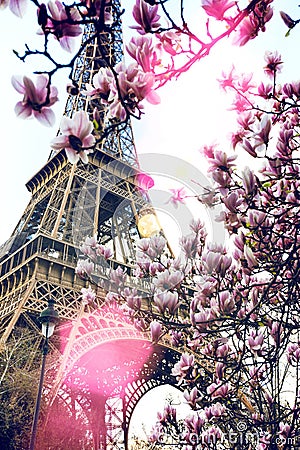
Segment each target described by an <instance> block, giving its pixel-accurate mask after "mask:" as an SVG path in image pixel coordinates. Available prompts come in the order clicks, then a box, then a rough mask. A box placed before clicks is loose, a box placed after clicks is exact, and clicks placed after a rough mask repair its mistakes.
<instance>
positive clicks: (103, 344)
mask: <svg viewBox="0 0 300 450" xmlns="http://www.w3.org/2000/svg"><path fill="white" fill-rule="evenodd" d="M112 3H113V6H112V10H111V12H112V15H113V17H114V21H113V24H112V25H111V26H110V27H106V28H105V29H104V31H101V33H99V34H98V36H97V37H96V38H95V39H92V38H91V37H92V36H93V35H94V34H95V29H94V28H93V25H88V26H86V28H85V33H84V37H83V48H84V50H83V52H82V53H81V54H80V55H79V57H78V58H77V60H76V63H75V66H74V71H73V80H74V85H77V86H78V87H79V90H78V91H79V92H80V91H81V90H82V89H84V87H85V85H86V83H91V82H92V78H93V75H94V74H95V73H96V72H97V71H98V70H99V68H100V67H102V66H104V65H106V64H107V63H109V64H111V65H115V64H117V63H118V62H119V61H121V60H122V58H123V40H122V27H121V19H120V17H121V14H120V12H121V7H120V1H119V0H114V1H113V2H112ZM94 106H95V105H93V104H92V103H90V102H89V101H88V100H87V98H86V97H85V96H82V95H81V94H80V93H78V94H76V95H70V96H69V98H68V100H67V104H66V109H65V114H66V115H68V116H69V117H71V116H72V115H73V114H74V112H76V111H78V110H85V111H88V112H89V113H90V114H91V113H92V110H93V107H94ZM98 106H99V105H98ZM102 118H103V122H104V123H106V120H105V111H104V110H103V112H102ZM104 131H105V130H104ZM137 172H138V161H137V156H136V151H135V144H134V139H133V134H132V127H131V123H130V121H129V122H127V123H126V125H124V124H123V125H120V126H117V127H115V128H114V129H112V130H110V132H109V133H108V134H107V135H106V137H105V139H102V140H101V142H100V143H99V144H98V145H97V147H96V149H95V151H94V153H93V154H91V155H89V164H83V163H82V162H79V163H77V164H76V165H71V164H70V163H69V162H68V161H67V158H66V155H65V152H64V150H62V151H61V152H59V153H56V154H54V153H51V155H50V158H49V159H48V161H47V162H46V164H45V165H44V166H43V167H42V168H41V169H40V170H39V171H38V172H37V173H36V174H35V175H34V176H33V177H32V178H31V179H30V180H29V181H28V183H27V185H26V187H27V189H28V190H29V191H30V193H31V195H32V197H31V200H30V202H29V204H28V206H27V208H26V209H25V211H24V213H23V215H22V217H21V219H20V221H19V223H18V225H17V227H16V228H15V230H14V232H13V234H12V236H11V238H10V239H9V240H8V241H7V242H6V243H5V244H4V245H3V246H2V247H1V249H0V343H1V348H2V349H3V348H4V347H5V345H6V343H7V342H9V339H10V338H11V336H12V335H13V333H14V330H15V329H16V328H18V327H21V329H22V330H32V331H34V337H33V340H32V342H31V344H30V345H32V346H33V352H32V358H29V359H28V360H27V361H26V364H25V366H24V368H25V369H26V368H27V369H28V370H31V369H32V367H33V362H34V358H35V355H36V351H37V350H38V349H40V347H41V342H42V336H41V333H40V330H39V324H38V319H37V318H38V316H39V314H40V313H41V311H43V310H44V309H45V307H46V306H47V303H48V301H49V299H50V298H52V299H55V302H56V309H57V310H58V312H59V316H60V317H61V318H62V319H63V321H62V325H61V326H60V329H61V330H64V332H63V331H62V332H61V334H63V333H64V337H62V336H60V340H64V341H65V344H64V347H65V348H64V350H65V353H64V356H62V351H61V349H59V346H58V345H56V344H57V342H56V340H55V339H52V344H51V346H52V351H53V353H52V359H51V358H49V359H50V361H54V360H55V361H59V362H60V367H59V369H58V370H57V371H56V372H55V376H54V383H53V379H51V376H52V375H51V374H52V372H51V370H49V371H48V372H47V373H48V375H47V376H48V381H47V382H48V386H50V385H51V386H52V387H51V389H50V388H49V389H50V390H48V396H49V402H50V403H51V404H52V405H53V407H54V406H55V402H57V399H58V398H59V399H60V400H61V401H63V402H65V404H67V405H68V408H71V404H72V405H73V411H75V414H77V412H78V408H79V407H80V408H81V409H82V411H84V414H85V417H86V421H87V422H88V424H89V425H88V430H89V431H90V432H91V433H92V435H93V438H94V448H95V449H97V450H98V449H99V448H111V449H113V448H119V447H121V448H123V447H124V446H125V448H127V445H128V427H129V422H130V418H131V416H132V412H133V410H134V407H135V405H136V404H137V402H138V401H139V399H140V398H141V397H142V396H143V395H144V393H145V392H147V391H148V390H149V389H151V388H153V387H155V386H157V385H160V384H164V383H172V384H174V379H173V377H172V376H171V367H172V365H173V364H174V361H176V360H177V359H178V357H179V356H178V354H177V353H176V351H175V350H174V349H172V348H171V347H170V345H169V343H168V342H165V344H164V345H161V346H156V347H153V348H152V349H151V352H149V353H147V352H148V350H149V348H150V347H149V345H150V343H149V339H148V337H147V336H145V335H142V334H141V333H138V332H137V331H136V330H134V329H133V327H132V326H130V325H129V324H127V323H126V322H124V321H122V320H121V319H120V317H117V316H116V314H115V313H114V312H112V311H107V310H104V309H103V308H102V309H101V305H102V304H103V299H104V294H105V293H104V292H103V291H101V289H98V292H97V302H96V306H97V307H98V308H97V307H96V308H95V306H93V307H91V306H89V305H83V304H82V302H81V300H80V291H81V289H82V287H86V282H85V281H83V280H82V279H81V278H79V277H78V276H77V275H76V273H75V267H76V263H77V259H78V256H79V246H80V243H81V242H82V241H83V240H84V238H85V237H86V236H93V235H97V237H98V239H99V241H100V243H102V244H106V245H109V246H110V247H111V249H112V250H113V253H114V256H113V258H112V260H111V262H110V265H111V266H113V265H114V264H116V262H117V261H118V262H119V263H121V264H122V265H123V268H126V271H127V274H128V275H129V276H128V283H129V284H130V283H131V282H133V280H134V278H133V277H132V278H131V277H130V274H131V272H132V269H133V265H132V263H133V262H134V259H135V241H136V239H137V238H139V232H138V228H137V217H138V214H139V211H140V209H141V208H142V207H143V206H145V204H147V199H146V198H145V197H144V196H143V195H142V194H141V193H140V192H139V191H138V190H137V186H136V174H137ZM108 274H109V267H107V268H103V270H102V272H101V273H100V274H98V275H99V276H100V277H103V278H107V277H108V276H109V275H108ZM57 340H58V338H57ZM125 348H126V352H125V351H124V350H125ZM93 349H101V352H102V353H101V355H103V354H106V355H110V358H108V359H107V360H105V362H103V358H102V356H99V360H98V361H100V360H102V363H100V362H99V363H98V364H96V365H94V364H92V363H91V357H90V355H91V353H90V352H91V350H93ZM145 349H148V350H147V352H146V353H147V355H148V356H147V358H146V359H145ZM113 354H116V355H118V356H116V357H115V358H114V357H113V356H112V355H113ZM83 373H84V374H85V376H84V377H82V374H83ZM80 377H81V381H80V382H79V385H78V379H80ZM75 379H76V380H77V381H76V383H77V384H76V383H75V382H74V380H75ZM80 383H81V384H80ZM75 384H76V389H74V385H75ZM95 385H96V388H95ZM78 386H79V387H80V389H79V387H78ZM74 404H75V405H77V406H75V407H74Z"/></svg>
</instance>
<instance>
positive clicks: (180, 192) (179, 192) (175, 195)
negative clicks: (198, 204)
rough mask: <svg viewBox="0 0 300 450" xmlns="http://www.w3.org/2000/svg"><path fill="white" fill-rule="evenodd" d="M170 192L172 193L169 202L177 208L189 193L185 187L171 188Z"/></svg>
mask: <svg viewBox="0 0 300 450" xmlns="http://www.w3.org/2000/svg"><path fill="white" fill-rule="evenodd" d="M170 192H172V195H171V197H170V199H169V202H170V203H172V205H173V206H175V208H177V207H178V204H179V203H184V200H185V198H186V197H187V195H186V192H185V190H184V188H183V187H182V188H179V189H170Z"/></svg>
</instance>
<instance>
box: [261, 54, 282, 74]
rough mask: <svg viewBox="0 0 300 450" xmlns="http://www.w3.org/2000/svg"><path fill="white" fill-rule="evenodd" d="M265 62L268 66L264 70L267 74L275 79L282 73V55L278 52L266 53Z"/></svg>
mask: <svg viewBox="0 0 300 450" xmlns="http://www.w3.org/2000/svg"><path fill="white" fill-rule="evenodd" d="M265 61H266V63H267V65H266V66H265V68H264V71H265V74H266V75H268V76H269V77H271V78H273V76H274V74H275V73H276V72H277V73H278V72H280V71H281V67H280V66H281V65H282V64H283V62H282V60H281V55H280V54H279V53H278V52H266V53H265Z"/></svg>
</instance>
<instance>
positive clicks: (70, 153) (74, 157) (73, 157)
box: [65, 147, 79, 164]
mask: <svg viewBox="0 0 300 450" xmlns="http://www.w3.org/2000/svg"><path fill="white" fill-rule="evenodd" d="M65 151H66V155H67V158H68V160H69V161H70V163H71V164H75V163H77V161H78V160H79V153H76V152H75V150H73V149H71V148H70V147H67V148H66V149H65Z"/></svg>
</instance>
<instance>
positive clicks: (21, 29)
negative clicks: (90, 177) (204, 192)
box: [0, 0, 300, 421]
mask: <svg viewBox="0 0 300 450" xmlns="http://www.w3.org/2000/svg"><path fill="white" fill-rule="evenodd" d="M127 3H131V4H132V1H131V0H130V2H129V1H128V2H127ZM274 9H275V12H274V14H275V20H272V21H271V23H270V24H268V27H267V32H266V33H264V34H261V35H260V36H259V38H258V39H255V40H253V41H251V42H250V43H249V44H247V45H246V46H245V47H243V48H238V47H233V46H232V45H231V44H230V42H228V41H223V42H221V43H220V44H219V45H217V46H216V47H215V48H214V49H213V51H212V53H211V55H209V57H207V58H206V59H204V60H202V61H200V62H199V63H198V64H197V65H195V66H194V67H193V68H192V69H191V70H190V72H188V73H186V74H184V75H182V76H181V77H180V78H179V79H178V80H177V81H176V82H173V83H170V84H169V85H166V86H165V87H164V88H163V89H161V90H160V91H159V94H160V96H161V104H160V105H159V106H152V105H146V108H145V117H144V118H143V119H142V121H141V122H137V121H135V122H134V123H133V127H134V133H135V142H136V147H137V150H138V153H139V155H140V159H141V162H142V164H143V163H144V164H145V165H146V166H147V164H148V165H150V166H151V167H152V166H153V164H154V165H157V166H158V167H159V170H160V173H159V174H158V175H159V176H158V179H157V185H158V187H157V192H161V191H164V192H165V193H166V192H168V190H169V189H170V188H172V187H174V186H175V187H178V186H179V185H180V182H181V181H180V180H181V179H182V178H184V177H185V179H186V180H187V181H186V184H187V188H190V189H191V190H192V188H193V184H192V182H191V181H189V173H190V171H189V168H193V170H191V172H193V171H195V173H196V174H199V176H202V175H203V176H204V177H205V176H206V175H205V164H204V163H203V160H202V159H201V157H200V153H199V148H200V147H201V146H202V145H204V144H210V143H212V142H216V141H220V142H221V143H222V148H224V149H225V150H227V149H229V143H227V140H226V139H227V135H228V133H229V132H230V131H232V130H233V128H234V124H235V120H234V117H235V116H234V113H232V112H229V111H228V110H227V108H228V107H229V106H230V98H229V97H228V96H226V95H225V94H223V93H222V92H221V91H220V89H219V86H218V83H217V81H216V79H217V78H218V77H220V75H221V72H222V70H225V71H226V70H228V69H230V68H231V66H232V64H234V65H235V66H236V68H237V70H239V71H241V72H251V71H253V70H254V71H255V72H256V74H257V79H258V80H259V77H260V76H261V77H263V70H262V68H263V66H264V54H265V51H266V50H270V51H274V50H278V51H279V52H280V53H281V54H282V59H283V61H284V63H285V64H284V68H283V71H282V75H281V79H282V80H283V81H293V80H297V79H299V78H300V73H299V72H300V70H299V38H300V27H299V29H297V28H296V29H295V30H294V31H293V32H292V33H291V35H290V37H288V38H285V37H284V34H285V33H286V31H287V29H286V27H285V25H284V24H283V22H282V21H281V19H280V18H279V11H280V10H284V11H285V12H287V13H289V14H290V15H291V16H292V17H293V18H298V17H300V10H299V8H298V1H296V0H290V1H287V0H275V2H274ZM298 10H299V14H298ZM195 20H196V18H195ZM0 29H1V39H0V61H1V65H0V67H1V71H0V98H1V109H0V111H1V115H0V117H1V150H0V151H1V163H0V193H1V194H0V209H1V220H0V243H2V242H4V241H5V240H6V239H8V238H9V236H10V234H11V233H12V231H13V229H14V227H15V226H16V224H17V222H18V220H19V218H20V217H21V215H22V212H23V210H24V209H25V207H26V205H27V203H28V201H29V199H30V196H29V193H28V192H27V190H26V188H25V183H26V182H27V181H28V180H29V179H30V177H31V176H32V175H34V174H35V173H36V172H37V171H38V170H39V168H40V167H41V166H42V165H43V164H44V163H45V162H46V161H47V159H48V156H49V154H50V146H49V142H50V140H51V139H52V138H53V137H54V136H55V134H56V131H57V129H58V127H59V122H60V118H61V116H62V113H63V109H64V102H65V100H66V94H65V93H64V88H63V86H64V84H65V81H64V80H65V74H64V75H63V76H62V77H61V78H60V79H59V80H57V82H55V84H58V85H59V86H61V88H62V90H61V92H60V95H59V97H60V100H61V101H60V103H59V104H57V105H55V108H54V110H55V113H56V117H57V121H56V124H55V126H54V127H53V128H52V129H50V128H46V127H43V126H42V125H40V124H39V123H38V122H36V121H34V120H29V121H28V120H27V121H22V120H20V119H18V118H17V117H16V116H15V113H14V105H15V103H16V102H17V101H19V99H20V96H19V94H18V93H17V92H15V91H14V89H13V87H12V86H11V82H10V79H11V76H12V75H13V74H26V75H29V76H30V75H31V72H32V70H33V67H34V66H32V65H31V64H28V65H27V64H24V63H22V62H20V61H19V60H18V59H17V58H16V56H15V55H14V54H13V53H12V49H16V50H19V51H20V52H22V50H23V49H24V43H25V42H26V43H28V44H30V42H33V41H34V40H35V39H36V37H35V34H36V30H37V24H36V23H35V12H34V10H33V9H32V8H31V14H30V11H28V13H27V15H26V16H25V18H24V19H22V20H21V19H19V18H17V17H15V16H13V14H12V13H11V12H10V11H9V10H4V11H1V12H0ZM57 48H58V47H56V49H57ZM56 51H58V50H56ZM35 61H36V60H34V58H33V60H32V62H33V63H35ZM160 155H167V157H165V159H164V160H165V161H167V163H166V164H165V165H163V166H162V165H161V163H160V161H162V159H163V158H162V157H161V156H160ZM151 164H152V165H151ZM145 169H147V167H145ZM171 169H172V170H171ZM150 172H151V170H150ZM184 172H185V173H184ZM193 173H194V172H193ZM160 206H161V207H162V208H163V206H162V205H160ZM166 208H167V207H166ZM197 208H199V210H198V209H197ZM170 211H171V210H168V211H167V212H169V214H170V215H173V219H174V222H176V223H177V225H178V226H179V228H181V227H182V220H183V216H185V215H187V216H188V217H189V216H190V215H193V214H200V215H201V210H200V206H199V204H198V205H195V204H193V205H192V206H190V207H188V208H187V209H186V210H177V211H176V210H175V209H174V210H173V212H172V211H171V212H170ZM180 211H181V212H180ZM186 213H188V214H186ZM151 395H154V394H153V393H152V394H151ZM158 397H160V398H162V396H161V395H160V394H158ZM162 401H164V399H162ZM140 408H143V405H142V404H141V406H140ZM140 411H141V409H139V414H140ZM145 421H146V419H145Z"/></svg>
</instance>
